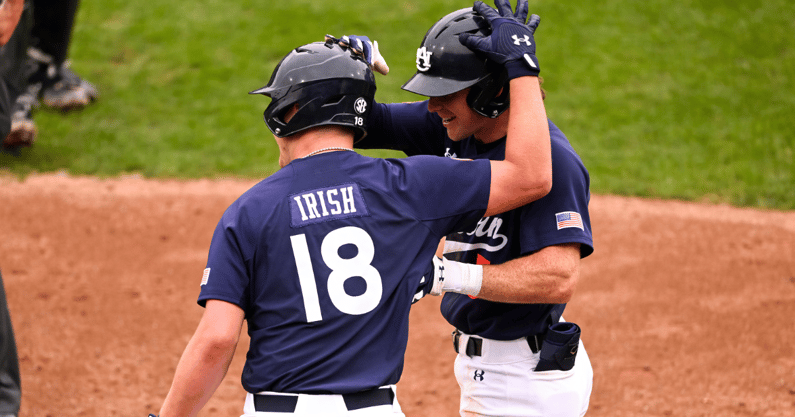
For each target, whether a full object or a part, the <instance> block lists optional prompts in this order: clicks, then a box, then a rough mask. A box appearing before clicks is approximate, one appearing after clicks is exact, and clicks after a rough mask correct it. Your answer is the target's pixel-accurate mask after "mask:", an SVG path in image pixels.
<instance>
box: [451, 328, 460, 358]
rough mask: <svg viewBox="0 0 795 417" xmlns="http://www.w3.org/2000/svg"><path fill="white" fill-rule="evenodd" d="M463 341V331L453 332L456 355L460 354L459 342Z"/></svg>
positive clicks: (456, 330)
mask: <svg viewBox="0 0 795 417" xmlns="http://www.w3.org/2000/svg"><path fill="white" fill-rule="evenodd" d="M459 339H461V331H460V330H458V329H455V330H453V348H454V349H455V353H458V340H459Z"/></svg>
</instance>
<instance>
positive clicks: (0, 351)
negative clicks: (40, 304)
mask: <svg viewBox="0 0 795 417" xmlns="http://www.w3.org/2000/svg"><path fill="white" fill-rule="evenodd" d="M21 399H22V391H21V384H20V378H19V357H18V356H17V345H16V340H15V339H14V329H13V328H12V326H11V315H10V314H9V312H8V303H7V302H6V291H5V287H4V286H3V276H2V275H0V414H14V415H16V414H17V413H19V403H20V401H21Z"/></svg>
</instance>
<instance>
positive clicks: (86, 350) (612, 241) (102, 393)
mask: <svg viewBox="0 0 795 417" xmlns="http://www.w3.org/2000/svg"><path fill="white" fill-rule="evenodd" d="M251 185H253V182H251V181H248V182H247V181H233V180H219V181H209V180H201V181H192V182H177V181H149V180H142V179H139V178H134V177H131V178H120V179H112V180H98V179H94V178H73V177H68V176H64V175H42V176H32V177H29V178H28V179H27V180H25V181H24V182H19V181H17V180H14V179H9V178H0V270H2V273H3V279H4V281H5V285H6V290H7V293H8V298H9V307H10V310H11V316H12V319H13V321H14V326H15V331H16V337H17V345H18V349H19V352H20V362H21V371H22V389H23V403H22V411H21V413H20V417H48V416H52V417H56V416H139V417H141V416H145V415H146V413H148V412H156V411H157V410H158V409H159V407H160V404H161V402H162V400H163V398H164V397H165V395H166V393H167V392H168V388H169V386H170V384H171V378H172V376H173V372H174V369H175V367H176V364H177V361H178V360H179V357H180V355H181V353H182V350H183V349H184V347H185V345H186V343H187V341H188V339H189V338H190V336H191V335H192V334H193V331H194V329H195V326H196V324H197V323H198V321H199V318H200V317H201V314H202V309H201V308H200V307H199V306H198V305H196V302H195V300H196V297H197V295H198V293H199V282H200V279H201V274H202V270H203V269H204V263H205V260H206V254H207V248H208V246H209V242H210V238H211V235H212V231H213V228H214V227H215V224H216V222H217V221H218V219H219V217H220V216H221V214H222V212H223V211H224V209H225V208H226V207H227V206H228V205H229V204H230V203H231V202H232V201H233V200H234V199H235V198H236V197H237V196H239V195H240V194H241V193H242V192H243V191H245V190H246V189H248V188H249V187H250V186H251ZM591 216H592V223H593V230H594V238H595V247H596V252H595V253H594V255H592V256H591V257H589V258H586V259H585V260H584V261H583V264H582V268H583V276H582V281H581V284H580V287H579V288H578V290H577V293H576V295H575V297H574V299H573V300H572V302H571V303H570V304H569V306H568V308H567V309H566V313H565V317H566V319H567V320H569V321H573V322H576V323H578V324H580V325H581V327H582V328H583V341H584V342H585V346H586V349H587V350H588V353H589V355H590V357H591V360H592V362H593V367H594V372H595V379H594V392H593V396H592V397H591V408H590V412H589V413H588V415H589V416H795V352H794V350H795V348H793V346H795V331H793V317H795V212H778V211H761V210H751V209H737V208H731V207H724V206H712V205H701V204H692V203H681V202H668V201H654V200H640V199H631V198H620V197H611V196H594V197H593V199H592V202H591ZM438 307H439V300H438V299H437V298H430V297H429V298H426V299H425V300H423V301H422V302H420V303H418V304H417V305H415V308H414V309H413V311H412V324H411V330H410V334H411V340H410V341H409V350H408V354H407V358H406V368H405V372H404V376H403V379H402V381H401V382H400V384H399V385H398V387H399V388H398V398H399V399H400V401H401V404H402V406H403V409H404V411H405V412H406V415H407V416H410V417H420V416H422V417H424V416H440V417H447V416H451V417H452V416H456V415H457V404H458V387H457V385H456V382H455V380H454V378H453V375H452V361H453V357H454V353H453V350H452V347H451V343H450V336H449V335H450V330H451V329H450V327H449V326H448V325H447V323H446V322H445V321H444V320H443V319H442V318H441V316H440V314H439V312H438ZM247 347H248V339H247V338H246V337H245V336H244V338H243V339H242V340H241V343H240V345H239V347H238V353H237V354H236V356H235V359H234V361H233V363H232V366H231V368H230V372H229V374H228V375H227V378H226V379H225V380H224V382H223V383H222V385H221V387H220V388H219V390H218V391H217V392H216V395H215V396H214V397H213V399H212V400H211V402H210V404H208V406H207V407H205V410H204V411H203V412H202V414H201V415H202V416H239V415H240V414H241V412H242V401H243V398H244V392H243V389H242V388H241V386H240V373H241V370H242V366H243V360H244V359H245V350H246V348H247Z"/></svg>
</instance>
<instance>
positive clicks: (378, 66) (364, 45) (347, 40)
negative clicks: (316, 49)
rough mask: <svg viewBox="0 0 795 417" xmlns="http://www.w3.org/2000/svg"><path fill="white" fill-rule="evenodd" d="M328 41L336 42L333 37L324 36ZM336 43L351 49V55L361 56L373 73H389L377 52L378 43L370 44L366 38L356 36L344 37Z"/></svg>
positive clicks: (382, 58)
mask: <svg viewBox="0 0 795 417" xmlns="http://www.w3.org/2000/svg"><path fill="white" fill-rule="evenodd" d="M329 39H332V40H336V39H335V38H334V37H333V36H331V35H326V40H329ZM337 41H338V42H339V44H340V45H342V46H347V47H349V48H351V50H352V51H353V53H355V54H358V55H361V56H362V58H364V60H365V61H367V63H368V64H370V68H372V70H373V71H376V72H379V73H381V74H383V75H387V74H388V73H389V65H387V64H386V60H385V59H384V57H383V56H381V52H379V51H378V41H372V42H371V41H370V38H368V37H367V36H358V35H345V36H343V37H342V38H340V39H339V40H337Z"/></svg>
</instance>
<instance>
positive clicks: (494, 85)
mask: <svg viewBox="0 0 795 417" xmlns="http://www.w3.org/2000/svg"><path fill="white" fill-rule="evenodd" d="M508 87H509V84H508V73H507V72H506V71H504V70H503V71H499V72H496V73H492V75H490V76H488V77H486V78H484V79H483V80H481V81H480V82H478V83H477V84H475V85H473V86H472V87H471V88H470V90H469V93H468V94H467V104H468V105H469V107H470V108H471V109H472V110H473V111H474V112H475V113H477V114H479V115H481V116H486V117H488V118H491V119H494V118H496V117H498V116H499V115H501V114H502V113H503V112H504V111H505V110H506V109H507V108H508V104H509V98H510V90H509V88H508Z"/></svg>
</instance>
